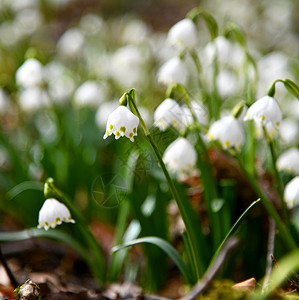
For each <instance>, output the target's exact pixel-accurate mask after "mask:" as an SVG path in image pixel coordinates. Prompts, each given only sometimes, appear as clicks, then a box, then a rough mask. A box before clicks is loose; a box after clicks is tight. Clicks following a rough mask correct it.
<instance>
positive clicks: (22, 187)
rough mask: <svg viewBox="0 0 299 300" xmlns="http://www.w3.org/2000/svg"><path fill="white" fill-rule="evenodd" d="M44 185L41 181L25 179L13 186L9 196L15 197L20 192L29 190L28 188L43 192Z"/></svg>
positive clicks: (9, 197) (8, 193) (10, 197)
mask: <svg viewBox="0 0 299 300" xmlns="http://www.w3.org/2000/svg"><path fill="white" fill-rule="evenodd" d="M43 187H44V185H43V184H42V183H40V182H35V181H24V182H21V183H20V184H18V185H16V186H15V187H13V188H12V189H11V190H10V191H8V192H7V197H8V199H9V200H11V199H13V198H15V197H16V196H18V195H19V194H20V193H22V192H24V191H27V190H37V191H40V192H43Z"/></svg>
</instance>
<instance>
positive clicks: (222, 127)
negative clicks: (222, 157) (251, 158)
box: [207, 115, 245, 151]
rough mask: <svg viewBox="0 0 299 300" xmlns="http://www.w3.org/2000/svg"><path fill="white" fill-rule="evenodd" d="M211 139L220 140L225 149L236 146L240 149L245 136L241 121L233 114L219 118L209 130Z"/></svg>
mask: <svg viewBox="0 0 299 300" xmlns="http://www.w3.org/2000/svg"><path fill="white" fill-rule="evenodd" d="M207 136H208V139H209V140H210V141H219V142H220V144H221V145H222V147H223V148H224V149H228V148H235V149H236V150H238V151H239V150H240V149H241V147H242V145H243V143H244V140H245V137H244V132H243V129H242V127H241V125H240V123H239V121H238V120H237V119H236V118H234V117H233V116H232V115H229V116H226V117H223V118H221V119H220V120H217V121H216V122H214V123H213V124H212V126H211V127H210V129H209V131H208V134H207Z"/></svg>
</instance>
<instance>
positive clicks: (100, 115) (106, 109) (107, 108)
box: [95, 99, 119, 129]
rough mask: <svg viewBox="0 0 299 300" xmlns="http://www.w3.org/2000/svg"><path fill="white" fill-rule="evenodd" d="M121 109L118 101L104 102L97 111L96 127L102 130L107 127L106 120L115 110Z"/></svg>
mask: <svg viewBox="0 0 299 300" xmlns="http://www.w3.org/2000/svg"><path fill="white" fill-rule="evenodd" d="M118 107H119V103H118V99H117V100H113V101H109V102H104V103H102V104H101V105H100V106H99V108H98V109H97V112H96V115H95V122H96V125H97V126H98V127H99V128H100V129H102V128H105V127H106V123H107V122H106V118H107V116H109V115H110V114H111V113H112V112H113V111H114V110H115V109H117V108H118Z"/></svg>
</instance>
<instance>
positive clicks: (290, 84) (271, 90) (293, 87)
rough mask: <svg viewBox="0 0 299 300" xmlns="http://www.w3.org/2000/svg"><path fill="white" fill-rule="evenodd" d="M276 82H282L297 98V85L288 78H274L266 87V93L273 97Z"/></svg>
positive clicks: (298, 88)
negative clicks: (267, 87) (268, 86)
mask: <svg viewBox="0 0 299 300" xmlns="http://www.w3.org/2000/svg"><path fill="white" fill-rule="evenodd" d="M277 82H281V83H283V85H284V87H285V88H286V89H287V90H288V92H290V93H291V94H292V95H294V96H295V97H296V98H297V99H299V87H298V85H297V84H296V83H295V82H293V81H292V80H290V79H276V80H275V81H274V82H273V83H272V84H271V86H270V88H269V89H268V92H267V95H268V96H270V97H273V96H274V94H275V85H276V83H277Z"/></svg>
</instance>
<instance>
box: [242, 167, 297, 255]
mask: <svg viewBox="0 0 299 300" xmlns="http://www.w3.org/2000/svg"><path fill="white" fill-rule="evenodd" d="M239 165H240V167H241V168H242V170H243V172H244V174H245V176H246V177H247V179H248V181H249V182H250V184H251V186H252V187H253V189H254V190H255V191H256V193H257V194H258V196H259V197H260V198H261V200H262V201H261V203H262V204H263V206H264V207H265V209H266V211H267V213H268V214H269V216H271V217H272V219H273V220H274V221H275V223H276V226H277V228H278V229H279V231H280V233H281V237H282V239H283V240H284V241H285V243H286V245H287V247H288V248H289V249H290V250H293V249H295V248H297V245H296V243H295V241H294V239H293V237H292V236H291V234H290V232H289V231H288V230H287V229H286V227H285V225H284V223H283V221H282V220H281V218H280V216H279V214H278V213H277V211H276V209H275V207H274V206H273V204H272V203H271V201H270V200H269V198H268V197H267V196H266V195H265V193H264V191H263V190H262V188H261V187H260V186H259V184H258V183H257V181H256V178H255V177H254V176H252V175H251V174H250V173H249V172H247V170H246V169H245V168H243V166H242V164H241V163H239Z"/></svg>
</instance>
